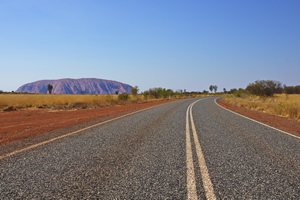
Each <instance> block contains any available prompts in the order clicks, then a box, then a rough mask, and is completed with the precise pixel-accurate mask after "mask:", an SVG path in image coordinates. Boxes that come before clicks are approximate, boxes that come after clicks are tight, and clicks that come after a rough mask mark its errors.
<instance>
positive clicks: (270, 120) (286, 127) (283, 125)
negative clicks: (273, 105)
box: [217, 98, 300, 136]
mask: <svg viewBox="0 0 300 200" xmlns="http://www.w3.org/2000/svg"><path fill="white" fill-rule="evenodd" d="M217 103H218V104H219V105H220V106H222V107H224V108H227V109H229V110H232V111H234V112H237V113H239V114H242V115H244V116H246V117H249V118H252V119H254V120H257V121H260V122H262V123H265V124H267V125H270V126H273V127H275V128H278V129H280V130H283V131H286V132H289V133H291V134H293V135H296V136H300V123H299V122H298V121H297V120H294V119H290V118H286V117H279V116H274V115H270V114H268V113H264V112H260V111H255V110H250V109H247V108H244V107H239V106H235V105H232V104H229V103H228V102H226V101H225V100H224V99H222V98H219V99H217Z"/></svg>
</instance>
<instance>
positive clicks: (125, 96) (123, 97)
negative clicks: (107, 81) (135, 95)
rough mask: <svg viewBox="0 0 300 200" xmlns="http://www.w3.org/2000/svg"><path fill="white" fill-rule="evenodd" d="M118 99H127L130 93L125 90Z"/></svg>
mask: <svg viewBox="0 0 300 200" xmlns="http://www.w3.org/2000/svg"><path fill="white" fill-rule="evenodd" d="M118 99H119V100H122V101H127V100H128V99H129V95H128V94H127V93H126V92H125V93H122V94H119V95H118Z"/></svg>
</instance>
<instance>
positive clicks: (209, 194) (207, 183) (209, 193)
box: [186, 99, 217, 200]
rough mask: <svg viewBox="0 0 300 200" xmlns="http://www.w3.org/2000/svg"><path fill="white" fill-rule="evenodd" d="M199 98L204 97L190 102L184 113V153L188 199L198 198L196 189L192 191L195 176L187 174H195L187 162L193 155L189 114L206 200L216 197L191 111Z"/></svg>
mask: <svg viewBox="0 0 300 200" xmlns="http://www.w3.org/2000/svg"><path fill="white" fill-rule="evenodd" d="M201 100H204V99H200V100H197V101H195V102H193V103H192V104H190V105H189V107H188V109H187V113H186V138H187V139H186V146H187V152H186V153H187V184H188V185H187V190H188V199H198V197H197V191H194V187H196V181H195V177H189V176H195V172H190V170H194V166H193V164H192V166H190V165H191V164H189V162H192V163H193V155H192V149H191V144H190V143H191V140H190V130H189V128H190V127H189V116H190V120H191V127H192V132H193V138H194V143H195V148H196V155H197V158H198V164H199V168H200V173H201V178H202V182H203V187H204V191H205V196H206V198H207V199H208V200H216V199H217V198H216V196H215V194H214V189H213V184H212V182H211V179H210V177H209V173H208V169H207V165H206V162H205V159H204V155H203V152H202V149H201V145H200V142H199V139H198V135H197V131H196V127H195V123H194V119H193V113H192V110H193V106H194V105H195V103H197V102H199V101H201ZM189 159H190V160H191V161H190V160H189ZM193 180H194V181H193ZM193 184H194V185H193Z"/></svg>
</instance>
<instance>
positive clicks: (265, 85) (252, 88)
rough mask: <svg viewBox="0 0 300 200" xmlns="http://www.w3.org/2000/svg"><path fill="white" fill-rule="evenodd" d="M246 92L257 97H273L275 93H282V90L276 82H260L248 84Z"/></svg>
mask: <svg viewBox="0 0 300 200" xmlns="http://www.w3.org/2000/svg"><path fill="white" fill-rule="evenodd" d="M246 90H248V91H249V92H250V93H251V94H254V95H258V96H273V95H274V94H275V93H282V91H283V88H282V86H281V83H280V82H278V81H270V80H261V81H255V82H254V83H250V84H249V85H248V86H247V87H246Z"/></svg>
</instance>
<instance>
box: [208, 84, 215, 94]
mask: <svg viewBox="0 0 300 200" xmlns="http://www.w3.org/2000/svg"><path fill="white" fill-rule="evenodd" d="M209 90H210V93H212V91H213V90H214V86H213V85H210V86H209Z"/></svg>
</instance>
